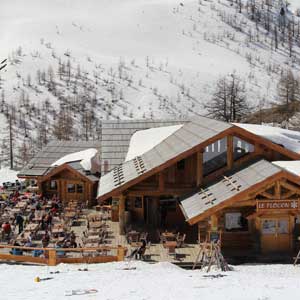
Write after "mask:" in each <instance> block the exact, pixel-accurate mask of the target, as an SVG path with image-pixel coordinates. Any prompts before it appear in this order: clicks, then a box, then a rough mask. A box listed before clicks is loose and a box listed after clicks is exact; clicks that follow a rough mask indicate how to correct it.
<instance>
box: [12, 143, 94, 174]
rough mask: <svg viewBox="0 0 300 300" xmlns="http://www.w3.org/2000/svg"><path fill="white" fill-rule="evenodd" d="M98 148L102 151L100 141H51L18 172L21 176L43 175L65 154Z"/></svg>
mask: <svg viewBox="0 0 300 300" xmlns="http://www.w3.org/2000/svg"><path fill="white" fill-rule="evenodd" d="M89 148H96V149H98V150H99V151H100V141H54V140H53V141H50V142H49V143H48V145H47V146H45V147H44V148H43V149H42V150H41V151H40V152H38V153H37V154H36V155H35V156H34V157H33V158H32V159H31V160H30V161H29V163H28V164H27V165H26V166H25V167H24V168H23V169H22V170H21V171H20V172H19V173H18V176H19V177H36V176H43V175H46V174H47V173H48V172H50V171H51V170H52V169H53V167H51V164H53V163H54V162H55V161H57V160H58V159H60V158H62V157H64V156H65V155H68V154H71V153H75V152H79V151H83V150H86V149H89Z"/></svg>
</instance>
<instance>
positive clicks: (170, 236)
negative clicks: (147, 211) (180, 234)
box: [161, 232, 176, 241]
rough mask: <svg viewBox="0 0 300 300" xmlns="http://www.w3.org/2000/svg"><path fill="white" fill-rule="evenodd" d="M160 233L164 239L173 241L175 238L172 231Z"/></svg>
mask: <svg viewBox="0 0 300 300" xmlns="http://www.w3.org/2000/svg"><path fill="white" fill-rule="evenodd" d="M161 235H162V236H163V237H164V238H165V239H166V241H175V239H176V234H175V233H173V232H163V233H162V234H161Z"/></svg>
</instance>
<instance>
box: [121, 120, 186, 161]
mask: <svg viewBox="0 0 300 300" xmlns="http://www.w3.org/2000/svg"><path fill="white" fill-rule="evenodd" d="M182 126H183V125H174V126H166V127H158V128H150V129H146V130H140V131H137V132H135V133H134V134H133V136H132V137H131V140H130V144H129V148H128V152H127V156H126V159H125V161H128V160H131V159H133V158H135V157H136V156H139V155H142V154H144V153H146V152H147V151H149V150H151V149H152V148H154V147H155V146H156V145H158V144H159V143H161V142H162V141H163V140H165V139H166V138H167V137H168V136H170V135H171V134H173V133H174V132H175V131H177V130H178V129H180V128H181V127H182Z"/></svg>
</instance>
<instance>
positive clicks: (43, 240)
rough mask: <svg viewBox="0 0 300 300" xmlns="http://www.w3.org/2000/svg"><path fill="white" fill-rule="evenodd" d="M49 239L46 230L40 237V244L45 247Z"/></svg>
mask: <svg viewBox="0 0 300 300" xmlns="http://www.w3.org/2000/svg"><path fill="white" fill-rule="evenodd" d="M49 241H50V235H49V233H48V231H47V230H46V232H45V234H44V235H43V237H42V245H43V247H44V248H46V247H47V246H48V244H49Z"/></svg>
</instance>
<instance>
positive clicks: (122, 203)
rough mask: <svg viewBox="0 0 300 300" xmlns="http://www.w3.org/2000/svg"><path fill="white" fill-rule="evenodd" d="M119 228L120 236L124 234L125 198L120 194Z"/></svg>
mask: <svg viewBox="0 0 300 300" xmlns="http://www.w3.org/2000/svg"><path fill="white" fill-rule="evenodd" d="M119 226H120V235H124V234H125V196H124V195H123V194H122V195H121V196H120V197H119Z"/></svg>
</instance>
